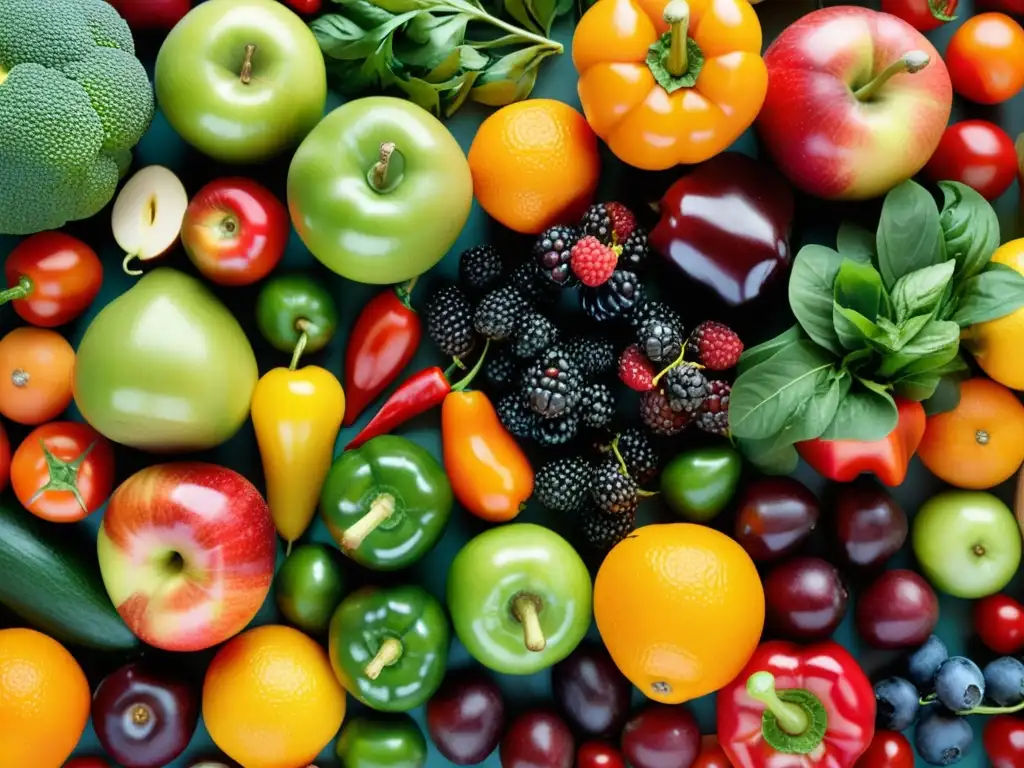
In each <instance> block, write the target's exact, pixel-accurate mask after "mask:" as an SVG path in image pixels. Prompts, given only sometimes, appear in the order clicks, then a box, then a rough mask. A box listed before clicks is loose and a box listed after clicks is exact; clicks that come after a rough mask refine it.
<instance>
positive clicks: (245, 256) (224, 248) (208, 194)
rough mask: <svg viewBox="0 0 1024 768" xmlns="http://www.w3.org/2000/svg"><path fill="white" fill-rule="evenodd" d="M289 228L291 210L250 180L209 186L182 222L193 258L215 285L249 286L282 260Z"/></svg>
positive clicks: (222, 181)
mask: <svg viewBox="0 0 1024 768" xmlns="http://www.w3.org/2000/svg"><path fill="white" fill-rule="evenodd" d="M290 231H291V227H290V224H289V221H288V210H287V209H286V208H285V207H284V203H282V202H281V201H280V200H278V199H277V197H275V196H274V193H273V192H271V191H270V190H269V189H267V188H266V187H264V186H263V185H262V184H259V183H257V182H255V181H253V180H252V179H246V178H238V177H229V178H223V179H217V180H215V181H211V182H210V183H209V184H207V185H206V186H205V187H203V188H202V189H200V190H199V191H198V192H197V193H196V194H195V197H193V198H192V200H191V202H189V204H188V208H187V209H186V211H185V219H184V221H182V223H181V244H182V246H183V247H184V249H185V253H187V254H188V257H189V259H191V260H192V263H193V264H195V265H196V268H197V269H198V270H199V271H200V272H201V273H202V274H203V277H205V278H206V279H207V280H209V281H210V282H213V283H216V284H217V285H229V286H237V285H251V284H252V283H255V282H256V281H257V280H262V279H263V278H264V277H266V276H267V275H269V274H270V273H271V271H273V269H274V267H276V266H277V265H278V262H280V261H281V257H282V256H284V249H285V246H286V245H287V244H288V234H289V232H290Z"/></svg>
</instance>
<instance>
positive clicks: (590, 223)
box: [580, 203, 614, 245]
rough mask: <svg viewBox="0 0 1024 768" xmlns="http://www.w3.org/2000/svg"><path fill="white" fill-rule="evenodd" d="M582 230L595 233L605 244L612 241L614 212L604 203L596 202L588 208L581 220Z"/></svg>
mask: <svg viewBox="0 0 1024 768" xmlns="http://www.w3.org/2000/svg"><path fill="white" fill-rule="evenodd" d="M580 230H581V231H582V232H583V234H584V235H593V236H594V237H596V238H597V239H598V240H600V241H601V242H602V243H604V244H605V245H608V244H610V243H611V241H612V234H613V231H614V224H613V222H612V214H611V212H610V211H609V210H608V208H607V207H605V204H604V203H595V204H594V205H592V206H590V207H589V208H587V210H586V212H585V213H584V214H583V220H582V221H580Z"/></svg>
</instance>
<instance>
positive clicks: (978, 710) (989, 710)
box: [917, 693, 1024, 717]
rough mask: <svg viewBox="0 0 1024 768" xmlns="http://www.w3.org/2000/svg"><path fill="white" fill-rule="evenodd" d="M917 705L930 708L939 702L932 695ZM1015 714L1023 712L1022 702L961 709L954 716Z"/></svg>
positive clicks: (1023, 703) (1023, 705)
mask: <svg viewBox="0 0 1024 768" xmlns="http://www.w3.org/2000/svg"><path fill="white" fill-rule="evenodd" d="M917 703H918V704H920V705H921V706H922V707H930V706H931V705H932V704H938V703H939V702H938V697H937V696H936V695H935V694H934V693H933V694H930V695H928V696H925V697H924V698H923V699H920V700H919V701H918V702H917ZM1017 712H1024V701H1021V702H1020V703H1019V704H1014V705H1013V706H1012V707H983V706H977V707H975V708H974V709H962V710H960V711H959V712H957V713H956V714H957V715H960V716H961V717H967V716H968V715H1013V714H1016V713H1017Z"/></svg>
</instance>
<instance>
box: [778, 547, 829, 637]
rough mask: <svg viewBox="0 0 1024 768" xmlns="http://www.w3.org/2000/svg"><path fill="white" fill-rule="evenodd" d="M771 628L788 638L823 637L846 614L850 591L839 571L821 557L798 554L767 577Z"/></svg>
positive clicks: (827, 634) (826, 635)
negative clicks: (847, 589)
mask: <svg viewBox="0 0 1024 768" xmlns="http://www.w3.org/2000/svg"><path fill="white" fill-rule="evenodd" d="M764 597H765V609H766V618H767V620H768V626H769V628H770V629H771V631H772V632H773V633H775V634H777V635H779V636H781V637H785V638H787V639H789V640H800V641H804V642H809V641H812V640H824V639H825V638H827V637H829V636H831V634H832V633H833V632H835V631H836V627H838V626H839V625H840V624H841V623H842V621H843V617H845V616H846V606H847V603H848V601H849V595H848V594H847V592H846V587H845V586H843V580H842V578H841V577H840V575H839V571H837V570H836V568H835V566H833V565H832V564H831V563H828V562H826V561H825V560H822V559H821V558H820V557H795V558H793V559H792V560H787V561H786V562H784V563H781V564H780V565H777V566H775V567H774V568H773V569H772V570H771V572H770V573H769V574H768V576H767V577H766V578H765V580H764Z"/></svg>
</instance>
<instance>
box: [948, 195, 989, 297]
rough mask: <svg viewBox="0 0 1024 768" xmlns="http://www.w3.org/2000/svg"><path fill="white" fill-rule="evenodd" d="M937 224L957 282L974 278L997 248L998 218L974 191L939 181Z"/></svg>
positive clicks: (984, 200)
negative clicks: (952, 263) (939, 202)
mask: <svg viewBox="0 0 1024 768" xmlns="http://www.w3.org/2000/svg"><path fill="white" fill-rule="evenodd" d="M939 188H940V189H941V190H942V197H943V203H942V215H941V217H940V224H941V227H942V233H943V239H944V240H945V243H946V254H947V255H948V256H949V257H950V258H952V259H955V260H956V263H957V275H958V276H959V277H960V278H969V277H974V276H975V275H977V274H978V273H979V272H981V271H982V270H983V269H984V268H985V265H986V264H988V262H989V260H990V259H991V258H992V254H993V253H995V251H996V248H998V247H999V217H998V216H997V215H996V212H995V209H994V208H992V205H991V204H990V203H989V202H988V200H986V199H985V198H984V197H982V196H981V195H980V194H978V192H977V191H976V190H974V189H973V188H971V187H968V186H967V185H966V184H961V183H960V182H959V181H940V182H939Z"/></svg>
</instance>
